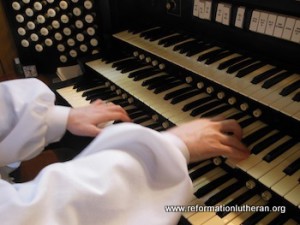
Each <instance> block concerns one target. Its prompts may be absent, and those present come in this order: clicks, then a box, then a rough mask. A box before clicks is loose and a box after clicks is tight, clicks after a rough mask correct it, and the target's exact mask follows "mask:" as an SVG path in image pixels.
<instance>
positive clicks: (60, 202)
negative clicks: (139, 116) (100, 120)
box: [0, 123, 192, 225]
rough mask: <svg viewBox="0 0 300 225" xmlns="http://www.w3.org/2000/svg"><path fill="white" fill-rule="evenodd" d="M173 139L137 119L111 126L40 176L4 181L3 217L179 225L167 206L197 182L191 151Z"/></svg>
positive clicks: (87, 224)
mask: <svg viewBox="0 0 300 225" xmlns="http://www.w3.org/2000/svg"><path fill="white" fill-rule="evenodd" d="M173 138H175V137H172V138H171V139H173ZM171 139H170V137H167V136H166V135H165V134H162V133H158V132H155V131H153V130H150V129H147V128H144V127H141V126H138V125H134V124H127V123H124V124H119V125H113V126H110V127H107V128H105V129H104V130H103V132H102V133H101V135H99V136H98V137H97V138H95V139H94V141H93V142H92V143H91V144H90V145H89V146H88V147H87V148H86V149H85V150H84V151H83V152H82V154H80V155H79V156H78V157H76V158H75V159H73V160H72V161H69V162H66V163H56V164H52V165H50V166H48V167H46V168H45V169H44V170H43V171H42V172H41V173H40V174H39V175H38V177H37V178H36V179H35V180H33V181H31V182H28V183H23V184H14V185H9V184H8V183H4V181H1V182H2V183H0V189H1V190H0V193H1V195H0V202H3V203H5V204H0V214H1V221H4V222H7V223H6V224H10V225H14V224H24V221H26V223H28V224H32V225H35V224H36V225H43V224H62V225H64V224H84V225H94V224H105V225H120V224H122V225H126V224H128V225H140V224H151V225H152V224H155V225H174V224H176V222H177V221H178V219H179V217H180V213H174V212H166V211H165V207H166V206H168V205H183V204H186V203H187V202H188V201H189V200H190V198H191V196H192V183H191V180H190V178H189V176H188V171H187V165H186V164H187V158H186V157H185V156H186V155H187V153H184V151H185V149H184V148H183V149H180V148H178V147H177V146H176V145H174V143H172V142H171V141H170V140H171ZM175 139H176V138H175ZM179 142H180V141H179ZM11 212H13V214H14V215H18V216H12V214H11Z"/></svg>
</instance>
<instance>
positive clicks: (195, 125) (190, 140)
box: [167, 118, 250, 162]
mask: <svg viewBox="0 0 300 225" xmlns="http://www.w3.org/2000/svg"><path fill="white" fill-rule="evenodd" d="M167 132H170V133H172V134H173V135H176V136H177V137H179V138H180V139H181V140H182V141H183V142H184V143H185V144H186V146H187V148H188V150H189V152H190V161H191V162H196V161H200V160H203V159H208V158H211V157H215V156H225V157H227V158H230V159H233V160H242V159H246V158H247V157H248V156H249V154H250V151H249V150H248V149H247V148H246V147H245V145H244V144H242V142H241V139H242V136H243V134H242V129H241V127H240V126H239V124H238V123H237V122H236V121H235V120H223V119H220V118H211V119H197V120H194V121H192V122H188V123H185V124H182V125H179V126H177V127H174V128H171V129H169V130H168V131H167Z"/></svg>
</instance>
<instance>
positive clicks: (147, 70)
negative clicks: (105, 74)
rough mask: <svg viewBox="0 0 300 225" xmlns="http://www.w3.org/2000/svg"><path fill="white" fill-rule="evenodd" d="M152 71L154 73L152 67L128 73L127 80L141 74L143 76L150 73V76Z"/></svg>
mask: <svg viewBox="0 0 300 225" xmlns="http://www.w3.org/2000/svg"><path fill="white" fill-rule="evenodd" d="M153 71H154V69H153V67H150V68H145V69H140V70H137V71H133V72H130V73H129V74H128V78H134V77H136V76H138V75H142V74H145V73H150V74H151V73H152V72H153ZM157 72H158V71H157Z"/></svg>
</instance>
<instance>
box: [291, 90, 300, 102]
mask: <svg viewBox="0 0 300 225" xmlns="http://www.w3.org/2000/svg"><path fill="white" fill-rule="evenodd" d="M292 99H293V100H294V101H296V102H300V91H299V92H298V93H297V94H296V95H295V96H294V97H293V98H292Z"/></svg>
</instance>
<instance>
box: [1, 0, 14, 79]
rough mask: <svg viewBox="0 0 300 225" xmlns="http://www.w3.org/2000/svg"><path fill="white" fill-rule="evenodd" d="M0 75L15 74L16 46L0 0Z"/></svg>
mask: <svg viewBox="0 0 300 225" xmlns="http://www.w3.org/2000/svg"><path fill="white" fill-rule="evenodd" d="M0 27H1V29H0V77H3V76H4V75H7V74H9V75H10V76H15V71H14V66H13V59H14V58H15V57H16V56H17V50H16V46H15V43H14V40H13V36H12V33H11V31H10V27H9V24H8V21H7V17H6V14H5V11H4V8H3V4H2V0H0Z"/></svg>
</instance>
